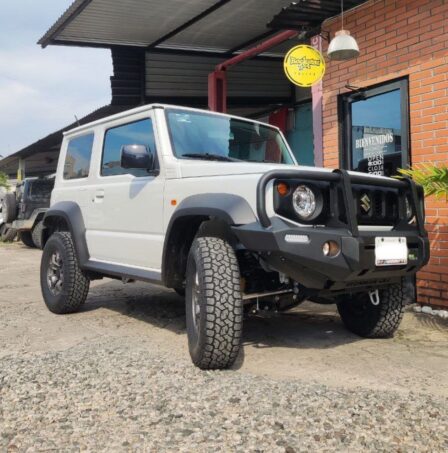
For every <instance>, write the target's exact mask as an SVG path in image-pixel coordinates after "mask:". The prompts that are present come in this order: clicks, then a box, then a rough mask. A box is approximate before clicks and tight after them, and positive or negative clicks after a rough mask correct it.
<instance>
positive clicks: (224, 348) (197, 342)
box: [185, 237, 243, 370]
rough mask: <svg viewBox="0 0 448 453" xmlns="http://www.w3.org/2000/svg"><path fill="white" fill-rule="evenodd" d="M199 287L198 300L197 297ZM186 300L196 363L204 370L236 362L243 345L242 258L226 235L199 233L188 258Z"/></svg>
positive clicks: (188, 326) (192, 355)
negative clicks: (220, 236)
mask: <svg viewBox="0 0 448 453" xmlns="http://www.w3.org/2000/svg"><path fill="white" fill-rule="evenodd" d="M196 274H197V280H196ZM195 282H197V284H196V285H195ZM196 287H197V288H198V291H196V292H195V294H196V298H197V299H196V300H197V301H198V304H195V303H194V300H193V291H194V289H195V288H196ZM185 304H186V318H187V333H188V346H189V350H190V355H191V358H192V361H193V363H194V364H195V365H196V366H198V367H199V368H201V369H203V370H210V369H224V368H229V367H230V366H232V365H233V363H234V362H235V360H236V358H237V356H238V353H239V350H240V346H241V336H242V330H243V301H242V296H241V289H240V271H239V266H238V261H237V258H236V255H235V252H234V250H233V248H232V247H231V246H230V245H229V244H228V243H227V242H226V241H224V240H223V239H219V238H215V237H199V238H196V239H195V240H194V241H193V244H192V246H191V249H190V253H189V256H188V262H187V285H186V297H185ZM197 305H199V307H200V312H199V314H198V315H197V317H196V318H194V315H193V307H195V306H197ZM197 318H198V319H197ZM195 319H196V321H195Z"/></svg>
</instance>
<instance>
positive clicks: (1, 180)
mask: <svg viewBox="0 0 448 453" xmlns="http://www.w3.org/2000/svg"><path fill="white" fill-rule="evenodd" d="M0 187H4V188H5V189H6V190H9V188H10V185H9V182H8V176H6V174H5V173H3V172H1V171H0Z"/></svg>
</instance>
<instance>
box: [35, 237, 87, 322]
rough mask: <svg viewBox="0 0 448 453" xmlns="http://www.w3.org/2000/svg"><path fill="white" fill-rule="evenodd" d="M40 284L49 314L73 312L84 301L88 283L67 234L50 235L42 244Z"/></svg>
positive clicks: (70, 238)
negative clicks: (43, 244) (43, 245)
mask: <svg viewBox="0 0 448 453" xmlns="http://www.w3.org/2000/svg"><path fill="white" fill-rule="evenodd" d="M40 285H41V289H42V295H43V298H44V301H45V304H46V305H47V307H48V309H49V310H50V311H51V312H53V313H56V314H66V313H74V312H76V311H78V310H79V308H80V307H81V305H82V304H83V303H84V302H85V300H86V298H87V293H88V292H89V286H90V280H89V279H88V277H86V276H85V275H84V273H83V272H82V270H81V269H80V267H79V264H78V259H77V257H76V253H75V247H74V245H73V240H72V237H71V235H70V233H67V232H58V233H54V234H53V235H52V236H51V237H50V239H48V241H47V243H46V244H45V248H44V251H43V253H42V260H41V265H40Z"/></svg>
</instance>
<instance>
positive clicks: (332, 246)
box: [322, 241, 341, 257]
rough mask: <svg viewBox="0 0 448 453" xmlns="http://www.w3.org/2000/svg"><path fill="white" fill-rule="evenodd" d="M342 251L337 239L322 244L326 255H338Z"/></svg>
mask: <svg viewBox="0 0 448 453" xmlns="http://www.w3.org/2000/svg"><path fill="white" fill-rule="evenodd" d="M340 251H341V249H340V247H339V244H338V243H337V242H335V241H327V242H325V244H324V245H323V246H322V252H323V254H324V255H325V256H331V257H333V256H336V255H338V254H339V252H340Z"/></svg>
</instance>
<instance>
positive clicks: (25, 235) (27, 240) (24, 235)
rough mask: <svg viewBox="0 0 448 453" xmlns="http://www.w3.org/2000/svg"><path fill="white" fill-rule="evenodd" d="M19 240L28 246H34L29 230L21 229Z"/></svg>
mask: <svg viewBox="0 0 448 453" xmlns="http://www.w3.org/2000/svg"><path fill="white" fill-rule="evenodd" d="M20 240H21V241H22V242H23V243H24V244H25V245H26V246H27V247H30V248H34V247H36V246H35V245H34V242H33V238H32V236H31V231H21V232H20Z"/></svg>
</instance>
